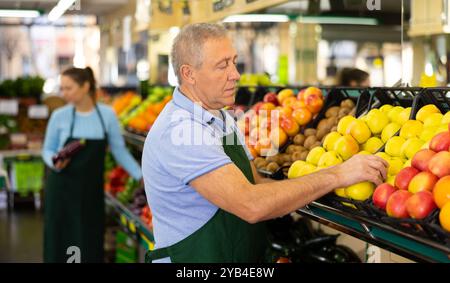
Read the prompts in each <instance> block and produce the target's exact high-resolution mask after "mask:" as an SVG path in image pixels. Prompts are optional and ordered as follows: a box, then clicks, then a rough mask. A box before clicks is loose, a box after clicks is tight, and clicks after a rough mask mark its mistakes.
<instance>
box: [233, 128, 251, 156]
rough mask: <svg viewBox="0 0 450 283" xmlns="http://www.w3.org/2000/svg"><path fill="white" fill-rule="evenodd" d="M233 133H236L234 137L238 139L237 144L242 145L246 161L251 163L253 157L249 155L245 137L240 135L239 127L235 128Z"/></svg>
mask: <svg viewBox="0 0 450 283" xmlns="http://www.w3.org/2000/svg"><path fill="white" fill-rule="evenodd" d="M235 131H236V135H237V137H238V139H239V142H240V143H241V144H242V147H243V148H244V150H245V153H246V154H247V157H248V160H250V161H252V160H253V159H255V158H254V157H253V155H252V154H251V153H250V150H249V149H248V147H247V144H246V143H245V137H244V135H242V132H241V130H240V129H239V127H237V126H235Z"/></svg>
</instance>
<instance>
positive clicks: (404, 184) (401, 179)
mask: <svg viewBox="0 0 450 283" xmlns="http://www.w3.org/2000/svg"><path fill="white" fill-rule="evenodd" d="M419 173H420V171H419V170H417V169H416V168H414V167H405V168H403V169H402V170H401V171H400V172H398V174H397V177H395V186H396V187H397V188H399V189H401V190H407V189H408V186H409V183H410V182H411V180H412V179H413V178H414V177H415V176H416V175H417V174H419Z"/></svg>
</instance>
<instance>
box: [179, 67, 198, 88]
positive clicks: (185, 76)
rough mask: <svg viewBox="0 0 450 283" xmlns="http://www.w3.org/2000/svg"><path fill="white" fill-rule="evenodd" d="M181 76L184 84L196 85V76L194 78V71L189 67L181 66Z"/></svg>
mask: <svg viewBox="0 0 450 283" xmlns="http://www.w3.org/2000/svg"><path fill="white" fill-rule="evenodd" d="M180 75H181V80H182V81H183V82H186V83H188V84H192V85H193V84H195V76H194V70H193V69H192V67H191V66H189V65H181V67H180Z"/></svg>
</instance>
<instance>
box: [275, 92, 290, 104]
mask: <svg viewBox="0 0 450 283" xmlns="http://www.w3.org/2000/svg"><path fill="white" fill-rule="evenodd" d="M291 96H294V92H293V91H292V89H289V88H285V89H283V90H281V91H280V92H279V93H278V95H277V98H278V102H280V104H282V103H283V101H284V100H285V99H286V98H288V97H291Z"/></svg>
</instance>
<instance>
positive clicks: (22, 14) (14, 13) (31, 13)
mask: <svg viewBox="0 0 450 283" xmlns="http://www.w3.org/2000/svg"><path fill="white" fill-rule="evenodd" d="M39 15H40V13H39V11H36V10H0V17H1V18H36V17H39Z"/></svg>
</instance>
